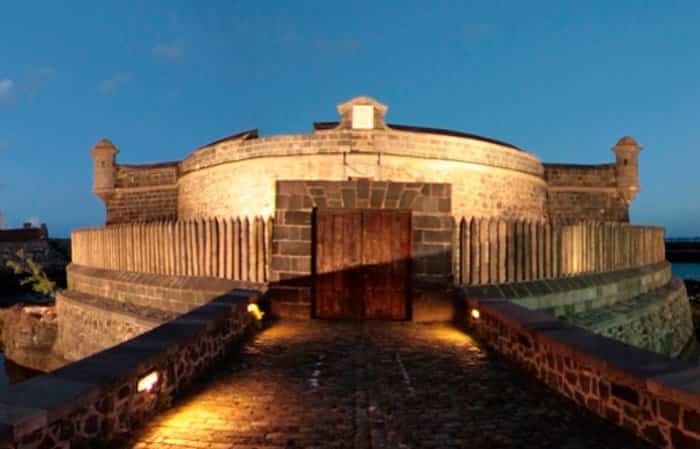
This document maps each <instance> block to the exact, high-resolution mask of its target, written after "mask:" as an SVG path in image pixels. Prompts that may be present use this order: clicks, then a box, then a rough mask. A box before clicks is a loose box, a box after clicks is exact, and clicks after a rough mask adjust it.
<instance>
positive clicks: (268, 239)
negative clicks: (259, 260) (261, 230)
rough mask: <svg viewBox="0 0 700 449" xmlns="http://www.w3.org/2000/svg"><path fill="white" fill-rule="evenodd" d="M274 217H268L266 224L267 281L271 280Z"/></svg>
mask: <svg viewBox="0 0 700 449" xmlns="http://www.w3.org/2000/svg"><path fill="white" fill-rule="evenodd" d="M273 226H274V218H272V217H268V218H267V220H266V226H265V282H269V281H270V266H271V264H272V227H273Z"/></svg>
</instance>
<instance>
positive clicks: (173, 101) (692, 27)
mask: <svg viewBox="0 0 700 449" xmlns="http://www.w3.org/2000/svg"><path fill="white" fill-rule="evenodd" d="M30 3H31V2H24V1H19V0H8V1H4V2H3V5H2V13H1V14H0V209H2V210H3V211H4V214H5V219H6V225H10V226H14V225H19V224H20V223H21V222H22V221H24V220H26V219H34V220H39V221H44V222H46V223H47V224H48V225H49V230H50V232H51V233H52V234H53V235H58V236H66V235H68V233H69V231H70V229H72V228H74V227H81V226H88V225H100V224H102V223H103V220H104V208H103V206H102V204H101V203H100V202H99V200H98V199H97V198H96V197H95V196H94V195H93V194H92V193H91V182H92V166H91V164H92V162H91V159H90V156H89V153H88V150H89V149H90V148H91V147H92V145H93V144H94V143H95V142H96V141H97V140H98V139H99V138H101V137H108V138H110V139H112V141H113V142H114V143H115V144H116V145H117V146H118V147H119V148H120V150H121V154H120V155H119V159H118V160H119V162H122V163H143V162H161V161H167V160H178V159H182V158H183V157H184V156H186V155H187V154H188V153H189V152H191V151H192V150H193V149H194V148H196V147H198V146H200V145H202V144H204V143H207V142H209V141H212V140H215V139H217V138H220V137H223V136H225V135H228V134H232V133H234V132H237V131H240V130H243V129H247V128H255V127H257V128H259V129H260V131H261V134H262V135H270V134H277V133H290V132H291V133H305V132H309V131H310V129H311V124H312V122H314V121H324V120H335V119H336V118H337V115H336V110H335V105H336V104H337V103H339V102H341V101H344V100H347V99H348V98H350V97H353V96H356V95H363V94H364V95H371V96H374V97H375V98H377V99H378V100H379V101H382V102H384V103H386V104H388V105H389V112H388V115H387V119H388V121H389V122H392V123H401V124H412V125H421V126H432V127H441V128H448V129H455V130H461V131H466V132H471V133H475V134H480V135H484V136H488V137H492V138H496V139H500V140H505V141H508V142H511V143H513V144H514V145H517V146H520V147H522V148H525V149H527V150H528V151H530V152H533V153H535V154H536V155H537V156H538V157H540V158H541V159H542V160H543V161H545V162H571V163H603V162H610V161H612V160H614V154H613V153H612V152H611V151H610V148H611V147H612V146H613V145H614V143H615V141H616V140H617V139H618V138H619V137H621V136H622V135H625V134H629V135H632V136H634V137H635V138H636V139H637V140H638V141H639V143H640V144H641V145H642V146H643V147H644V150H643V151H642V153H641V155H640V176H641V184H642V192H641V193H640V194H639V195H638V197H637V199H636V201H635V202H634V204H633V207H632V220H633V221H634V222H636V223H654V224H663V225H665V226H666V227H667V233H668V235H670V236H678V235H698V234H700V206H699V204H700V203H699V202H698V195H699V194H700V178H699V177H698V170H699V169H700V155H699V154H698V152H699V151H700V150H699V148H698V146H697V144H696V142H697V141H698V139H699V137H700V128H699V127H698V123H699V122H698V119H699V118H700V117H699V114H698V108H699V106H700V52H699V50H700V27H698V26H697V24H698V23H700V3H698V2H692V1H688V2H661V1H659V2H653V3H654V5H653V6H648V5H647V6H643V2H637V1H629V2H626V1H615V2H609V1H592V2H573V1H572V2H562V1H552V2H520V1H513V2H496V1H492V2H479V3H477V2H468V1H451V2H447V1H435V2H427V1H425V0H421V1H379V0H373V1H364V0H355V1H352V2H339V3H338V2H328V1H288V2H283V1H260V0H257V1H248V0H241V1H226V2H225V1H218V2H217V1H201V2H194V1H189V2H184V1H167V2H166V1H149V2H140V1H139V2H137V1H119V2H116V1H114V2H107V1H100V2H94V1H67V2H40V4H30Z"/></svg>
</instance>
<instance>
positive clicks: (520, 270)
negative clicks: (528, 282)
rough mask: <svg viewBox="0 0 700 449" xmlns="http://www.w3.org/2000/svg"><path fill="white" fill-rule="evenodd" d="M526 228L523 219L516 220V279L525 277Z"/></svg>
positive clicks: (521, 279)
mask: <svg viewBox="0 0 700 449" xmlns="http://www.w3.org/2000/svg"><path fill="white" fill-rule="evenodd" d="M524 254H525V228H524V223H523V221H522V220H516V221H515V257H514V258H513V260H514V261H515V281H517V282H522V281H523V280H524V279H525V256H524Z"/></svg>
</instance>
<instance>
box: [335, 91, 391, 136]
mask: <svg viewBox="0 0 700 449" xmlns="http://www.w3.org/2000/svg"><path fill="white" fill-rule="evenodd" d="M387 109H388V108H387V106H386V105H384V104H382V103H380V102H378V101H377V100H375V99H374V98H371V97H355V98H352V99H350V100H348V101H346V102H345V103H341V104H339V105H338V114H340V125H339V126H338V127H339V128H341V129H384V128H386V123H385V122H384V116H385V115H386V111H387Z"/></svg>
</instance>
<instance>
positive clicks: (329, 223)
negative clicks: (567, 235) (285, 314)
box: [315, 210, 362, 318]
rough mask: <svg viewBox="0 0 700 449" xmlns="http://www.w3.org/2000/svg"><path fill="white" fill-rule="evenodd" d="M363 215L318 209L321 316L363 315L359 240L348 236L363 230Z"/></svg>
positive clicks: (317, 310) (318, 309)
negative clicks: (358, 297)
mask: <svg viewBox="0 0 700 449" xmlns="http://www.w3.org/2000/svg"><path fill="white" fill-rule="evenodd" d="M361 223H362V215H361V214H360V213H359V212H355V211H330V210H329V211H325V210H321V211H318V213H317V215H316V248H315V251H316V277H315V289H316V301H315V315H316V316H317V317H318V318H360V317H361V316H362V308H361V307H360V306H358V305H357V302H358V301H357V292H356V290H357V280H356V279H355V278H356V277H357V274H356V273H354V272H353V271H356V270H352V268H353V267H356V266H359V265H360V263H361V259H360V250H359V245H358V242H357V241H356V240H355V239H352V238H347V236H351V235H353V232H354V233H357V230H359V229H360V226H361Z"/></svg>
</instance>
